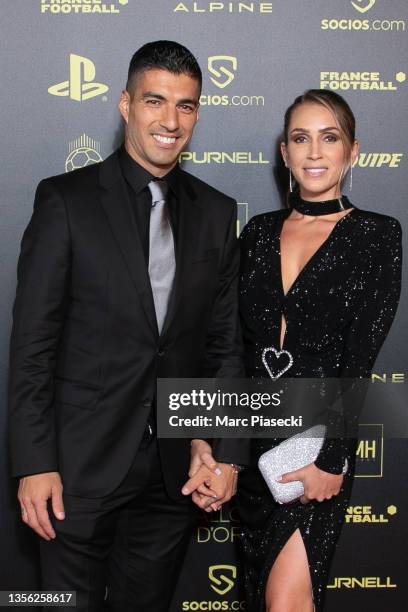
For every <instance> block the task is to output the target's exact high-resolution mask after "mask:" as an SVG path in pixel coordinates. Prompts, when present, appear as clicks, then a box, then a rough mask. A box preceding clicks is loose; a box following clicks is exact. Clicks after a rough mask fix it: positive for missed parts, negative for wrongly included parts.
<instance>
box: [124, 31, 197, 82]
mask: <svg viewBox="0 0 408 612" xmlns="http://www.w3.org/2000/svg"><path fill="white" fill-rule="evenodd" d="M147 70H167V71H168V72H171V73H172V74H186V75H188V76H190V77H191V78H193V79H196V81H197V82H198V85H199V88H200V92H201V86H202V81H203V77H202V73H201V69H200V66H199V65H198V62H197V60H196V58H195V57H194V55H193V54H192V53H191V52H190V51H189V50H188V49H187V48H186V47H183V45H180V44H179V43H176V42H173V41H171V40H157V41H155V42H150V43H147V44H146V45H143V47H140V49H138V50H137V51H136V53H135V54H134V55H133V57H132V59H131V60H130V64H129V72H128V80H127V83H126V89H127V91H128V92H129V93H130V94H131V93H132V92H133V90H134V86H135V82H136V79H137V77H138V76H139V75H140V74H142V73H143V72H146V71H147Z"/></svg>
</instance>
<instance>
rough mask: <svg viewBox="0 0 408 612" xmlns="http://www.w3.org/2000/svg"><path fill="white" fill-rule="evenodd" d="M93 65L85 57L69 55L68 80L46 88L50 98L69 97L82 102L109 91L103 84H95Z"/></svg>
mask: <svg viewBox="0 0 408 612" xmlns="http://www.w3.org/2000/svg"><path fill="white" fill-rule="evenodd" d="M95 75H96V68H95V64H94V63H93V62H92V61H91V60H90V59H88V58H87V57H82V56H81V55H75V54H74V53H71V55H70V56H69V80H68V81H62V83H57V84H56V85H52V86H51V87H49V88H48V93H50V94H51V95H52V96H69V97H70V98H71V100H76V101H77V102H82V101H83V100H90V99H91V98H94V97H95V96H100V95H102V94H104V93H106V92H107V91H108V90H109V87H108V86H107V85H104V84H103V83H95V81H94V78H95Z"/></svg>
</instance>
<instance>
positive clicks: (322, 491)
mask: <svg viewBox="0 0 408 612" xmlns="http://www.w3.org/2000/svg"><path fill="white" fill-rule="evenodd" d="M343 478H344V476H343V474H330V473H329V472H324V471H323V470H320V469H319V468H318V467H317V466H316V465H315V464H314V463H311V464H310V465H307V466H306V467H304V468H301V469H300V470H296V471H294V472H288V473H287V474H284V475H283V476H281V478H280V479H279V480H278V482H281V483H283V484H284V483H286V482H292V481H294V480H300V481H301V482H302V483H303V487H304V490H305V492H304V494H303V495H302V497H301V498H300V501H301V502H302V504H307V503H308V502H309V501H311V500H312V499H316V500H317V501H319V502H322V501H324V500H325V499H331V498H332V497H333V496H334V495H338V493H339V491H340V487H341V485H342V483H343Z"/></svg>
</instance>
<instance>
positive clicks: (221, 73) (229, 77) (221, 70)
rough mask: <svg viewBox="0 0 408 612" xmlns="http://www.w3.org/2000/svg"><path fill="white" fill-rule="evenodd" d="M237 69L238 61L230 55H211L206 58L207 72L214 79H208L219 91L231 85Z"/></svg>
mask: <svg viewBox="0 0 408 612" xmlns="http://www.w3.org/2000/svg"><path fill="white" fill-rule="evenodd" d="M226 66H229V68H227V67H226ZM237 67H238V60H237V58H236V57H234V56H232V55H213V56H211V57H209V58H208V72H209V73H210V74H213V75H214V77H216V78H214V77H210V79H211V81H212V82H213V83H214V85H216V86H217V87H219V88H220V89H224V87H227V85H229V84H230V83H232V81H233V80H234V78H235V71H236V70H237ZM230 68H232V70H231V69H230Z"/></svg>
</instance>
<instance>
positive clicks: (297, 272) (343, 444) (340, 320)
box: [237, 90, 401, 612]
mask: <svg viewBox="0 0 408 612" xmlns="http://www.w3.org/2000/svg"><path fill="white" fill-rule="evenodd" d="M281 149H282V155H283V158H284V161H285V165H286V166H287V168H288V172H289V173H290V185H291V191H293V193H291V194H290V198H289V201H290V204H291V206H290V207H289V208H288V209H286V210H280V211H276V212H272V213H266V214H262V215H258V216H256V217H254V218H253V219H251V221H250V222H249V223H248V225H247V226H246V228H245V229H244V231H243V233H242V237H241V257H242V269H241V279H240V307H241V316H242V326H243V337H244V344H245V360H246V367H247V375H248V376H250V377H262V376H268V373H267V372H266V371H265V368H264V365H263V363H262V350H263V348H265V347H275V348H276V350H279V349H284V350H286V351H288V352H289V353H290V354H291V355H292V357H293V365H292V366H291V368H290V369H289V370H288V371H287V372H286V373H285V377H307V378H314V377H328V378H338V377H348V378H350V377H353V378H354V377H363V378H366V377H369V376H370V373H371V370H372V367H373V365H374V362H375V359H376V357H377V354H378V352H379V350H380V348H381V345H382V344H383V342H384V340H385V338H386V336H387V333H388V330H389V328H390V326H391V323H392V320H393V318H394V315H395V311H396V308H397V304H398V298H399V292H400V272H401V230H400V225H399V223H398V221H396V220H395V219H393V218H392V217H389V216H385V215H381V214H378V213H374V212H368V211H366V210H360V209H358V208H357V207H355V206H354V205H352V204H351V203H350V202H349V200H348V198H346V197H345V196H342V195H341V185H342V182H343V179H344V177H345V175H346V173H347V172H348V171H349V170H350V169H351V167H352V164H353V161H354V160H355V157H356V155H357V152H358V143H357V141H356V140H355V124H354V116H353V113H352V112H351V110H350V108H349V106H348V105H347V103H346V102H345V101H344V100H343V98H341V96H338V95H337V94H335V93H333V92H331V91H326V90H309V91H308V92H306V93H305V94H304V95H303V96H299V97H298V98H297V99H296V100H295V102H294V103H293V104H292V106H290V107H289V109H288V110H287V112H286V115H285V129H284V142H283V143H282V145H281ZM280 441H281V440H276V441H275V444H278V443H279V442H280ZM272 445H273V444H271V441H270V440H253V441H252V444H251V448H252V467H250V468H248V469H246V470H244V471H243V472H242V474H241V475H240V481H239V487H238V498H237V499H238V508H239V511H240V515H241V519H242V523H243V544H244V555H245V587H246V592H247V599H248V605H249V608H248V609H249V611H250V612H265V611H267V612H313V610H315V611H316V612H321V610H322V609H323V599H324V593H325V590H326V584H327V580H328V574H329V569H330V563H331V560H332V556H333V553H334V550H335V546H336V542H337V540H338V537H339V534H340V531H341V527H342V524H343V521H344V514H345V510H346V508H347V505H348V502H349V499H350V493H351V485H352V480H353V474H354V466H355V442H353V441H351V440H339V439H326V440H325V442H324V444H323V447H322V449H321V452H320V454H319V456H318V458H317V460H316V461H315V462H314V463H312V464H310V465H309V466H307V467H305V468H303V469H302V470H300V471H297V472H296V473H293V474H295V476H292V477H291V476H289V477H284V480H283V481H284V482H286V481H289V480H290V478H292V480H301V481H302V482H303V485H304V489H305V493H304V496H303V497H302V498H301V499H300V500H298V501H295V502H294V503H291V504H288V505H284V506H282V505H279V504H277V503H276V502H275V501H274V499H273V497H272V495H271V494H270V492H269V490H268V488H267V486H266V484H265V482H264V480H263V478H262V476H261V474H260V472H259V470H258V468H257V460H258V458H259V456H260V455H261V454H262V453H263V452H265V451H266V450H268V449H269V448H271V446H272ZM346 459H347V461H348V466H349V467H348V472H347V473H346V475H345V476H343V475H342V469H343V466H344V465H345V460H346Z"/></svg>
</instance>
